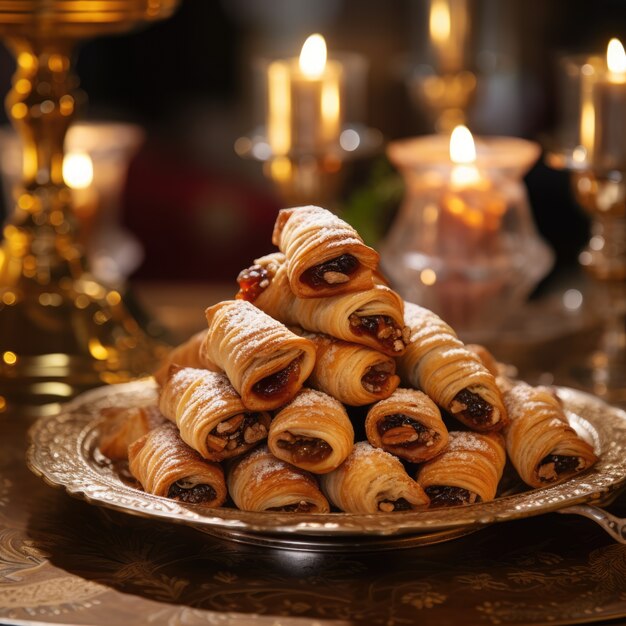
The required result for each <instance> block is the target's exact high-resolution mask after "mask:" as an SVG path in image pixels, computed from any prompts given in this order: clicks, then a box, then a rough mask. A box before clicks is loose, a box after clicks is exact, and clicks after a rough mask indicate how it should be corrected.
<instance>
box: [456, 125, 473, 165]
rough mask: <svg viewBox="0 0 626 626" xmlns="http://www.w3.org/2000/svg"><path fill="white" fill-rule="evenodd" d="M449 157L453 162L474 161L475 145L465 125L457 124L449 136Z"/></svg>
mask: <svg viewBox="0 0 626 626" xmlns="http://www.w3.org/2000/svg"><path fill="white" fill-rule="evenodd" d="M450 159H451V160H452V162H453V163H474V161H476V146H475V145H474V138H473V137H472V133H470V131H469V129H468V128H467V127H466V126H457V127H456V128H455V129H454V130H453V131H452V135H451V136H450Z"/></svg>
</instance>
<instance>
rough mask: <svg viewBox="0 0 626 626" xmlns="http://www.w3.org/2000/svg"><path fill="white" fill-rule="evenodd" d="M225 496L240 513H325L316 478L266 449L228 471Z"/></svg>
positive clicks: (326, 509) (252, 453)
mask: <svg viewBox="0 0 626 626" xmlns="http://www.w3.org/2000/svg"><path fill="white" fill-rule="evenodd" d="M227 483H228V492H229V493H230V497H231V498H232V500H233V502H234V503H235V506H236V507H237V508H239V509H241V510H243V511H290V512H294V513H328V512H329V511H330V506H329V504H328V501H327V500H326V498H325V497H324V495H323V494H322V492H321V491H320V489H319V486H318V484H317V480H316V478H315V477H314V476H313V475H312V474H310V473H309V472H306V471H304V470H301V469H299V468H297V467H294V466H293V465H290V464H289V463H285V462H284V461H281V460H280V459H277V458H276V457H275V456H273V455H272V454H271V453H270V451H269V450H268V449H267V446H261V447H259V448H256V449H255V450H253V451H252V452H250V453H249V454H247V455H246V456H244V457H241V458H239V459H236V460H235V461H234V462H233V463H232V465H230V467H229V468H228V470H227Z"/></svg>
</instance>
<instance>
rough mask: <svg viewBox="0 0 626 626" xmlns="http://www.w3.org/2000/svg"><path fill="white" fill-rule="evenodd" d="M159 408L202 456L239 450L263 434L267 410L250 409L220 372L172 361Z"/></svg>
mask: <svg viewBox="0 0 626 626" xmlns="http://www.w3.org/2000/svg"><path fill="white" fill-rule="evenodd" d="M159 408H160V409H161V412H162V413H163V415H165V417H167V418H168V419H169V420H171V421H172V422H174V423H175V424H176V425H177V426H178V429H179V430H180V436H181V438H182V439H183V441H184V442H185V443H186V444H187V445H189V446H191V447H192V448H193V449H194V450H196V451H197V452H199V453H200V454H201V455H202V456H203V457H204V458H205V459H209V460H210V461H221V460H222V459H229V458H231V457H234V456H239V455H240V454H243V453H244V452H246V451H247V450H249V449H250V448H252V447H253V446H255V445H256V444H257V443H258V442H259V441H262V440H263V439H265V438H266V437H267V431H268V428H269V424H270V416H269V413H267V412H265V411H250V410H249V409H246V407H245V406H244V405H243V403H242V402H241V398H240V397H239V394H238V393H237V392H236V391H235V389H234V388H233V386H232V385H231V384H230V382H229V380H228V378H227V377H226V376H225V375H224V374H220V373H218V372H209V371H207V370H199V369H194V368H190V367H187V368H180V367H177V366H175V365H173V366H172V367H171V368H170V374H169V376H168V379H167V380H166V382H165V385H163V387H162V389H161V394H160V396H159Z"/></svg>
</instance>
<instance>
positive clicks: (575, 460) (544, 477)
mask: <svg viewBox="0 0 626 626" xmlns="http://www.w3.org/2000/svg"><path fill="white" fill-rule="evenodd" d="M583 467H584V462H583V460H582V459H581V458H580V457H577V456H562V455H560V454H549V455H548V456H546V457H544V458H543V459H541V461H540V462H539V466H538V467H537V475H538V476H539V480H541V481H542V482H546V483H549V482H552V481H553V480H557V479H558V478H559V477H560V476H561V475H562V474H569V473H570V472H577V471H579V470H581V469H582V468H583Z"/></svg>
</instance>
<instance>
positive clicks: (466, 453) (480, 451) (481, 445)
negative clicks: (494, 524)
mask: <svg viewBox="0 0 626 626" xmlns="http://www.w3.org/2000/svg"><path fill="white" fill-rule="evenodd" d="M449 436H450V439H449V441H448V446H447V447H446V449H445V450H444V451H443V452H442V453H441V454H440V455H439V456H436V457H435V458H434V459H431V460H430V461H427V462H426V463H424V465H422V466H421V468H420V469H419V472H418V475H417V482H418V483H419V484H420V485H421V486H422V487H423V488H424V491H425V492H426V493H427V494H428V496H429V498H430V506H431V507H439V506H457V505H460V504H474V503H475V502H487V501H488V500H493V499H494V498H495V496H496V490H497V488H498V483H499V482H500V478H502V472H503V471H504V464H505V462H506V453H505V451H504V440H503V438H502V435H500V434H499V433H474V432H469V431H464V432H459V431H453V432H450V434H449Z"/></svg>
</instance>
